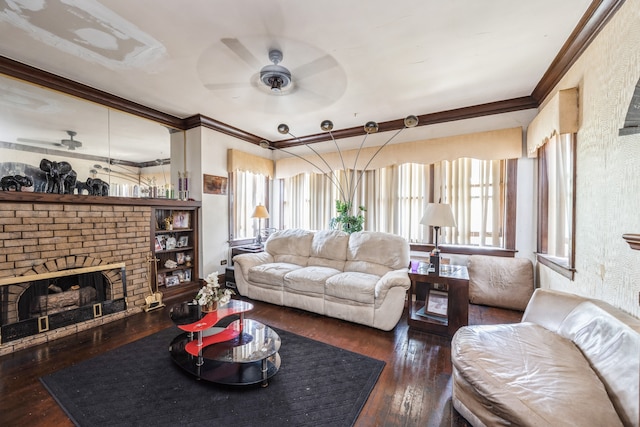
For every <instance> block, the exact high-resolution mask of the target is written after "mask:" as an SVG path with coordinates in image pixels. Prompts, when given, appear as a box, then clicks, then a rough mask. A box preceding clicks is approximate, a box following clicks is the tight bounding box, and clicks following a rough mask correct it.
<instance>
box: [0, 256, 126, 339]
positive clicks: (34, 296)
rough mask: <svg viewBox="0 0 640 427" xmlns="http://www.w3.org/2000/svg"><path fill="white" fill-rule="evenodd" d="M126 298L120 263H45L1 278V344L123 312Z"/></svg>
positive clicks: (84, 260) (70, 260)
mask: <svg viewBox="0 0 640 427" xmlns="http://www.w3.org/2000/svg"><path fill="white" fill-rule="evenodd" d="M126 298H127V280H126V269H125V264H124V263H123V262H119V263H113V264H107V263H103V262H101V261H100V260H97V259H95V258H91V257H81V256H75V257H74V256H70V257H64V258H59V259H56V260H50V261H47V262H45V263H44V264H41V265H39V266H36V267H34V268H33V269H32V270H31V271H30V272H28V273H26V274H23V275H21V276H13V277H3V278H0V343H2V344H3V343H6V342H9V341H13V340H17V339H21V338H25V337H28V336H31V335H36V334H41V333H48V332H49V331H53V330H55V329H60V328H65V327H68V326H72V325H77V324H80V323H84V322H86V321H89V320H92V319H96V318H100V317H102V316H104V315H111V314H114V313H118V312H122V311H125V310H126V309H127V301H126ZM71 330H73V329H71ZM63 333H65V332H63Z"/></svg>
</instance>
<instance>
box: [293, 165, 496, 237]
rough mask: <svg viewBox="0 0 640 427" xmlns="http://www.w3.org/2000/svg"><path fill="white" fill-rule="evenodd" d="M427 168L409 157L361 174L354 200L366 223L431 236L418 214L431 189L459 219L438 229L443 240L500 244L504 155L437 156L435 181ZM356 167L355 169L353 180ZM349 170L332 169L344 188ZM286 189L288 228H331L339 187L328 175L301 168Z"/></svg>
mask: <svg viewBox="0 0 640 427" xmlns="http://www.w3.org/2000/svg"><path fill="white" fill-rule="evenodd" d="M430 168H431V166H430V165H422V164H415V163H407V164H402V165H394V166H389V167H385V168H380V169H376V170H371V171H366V172H365V173H364V174H362V176H361V178H360V182H359V184H358V186H357V187H356V191H355V196H354V198H353V206H354V207H356V209H357V206H360V205H363V206H365V207H366V208H367V211H366V212H365V213H364V216H365V222H364V229H365V230H375V231H384V232H387V233H393V234H397V235H400V236H403V237H404V238H406V239H407V240H408V241H410V242H416V243H418V242H429V241H430V240H431V236H430V234H429V227H426V226H423V225H421V224H420V219H421V218H422V215H423V213H424V209H425V206H426V204H427V203H428V202H429V194H430V192H432V193H433V194H434V201H436V202H437V201H442V202H443V203H450V204H451V205H452V208H453V212H454V216H455V219H456V224H457V227H455V228H445V229H442V234H443V235H442V238H441V239H440V241H441V242H443V243H453V244H461V245H480V246H498V247H500V246H501V245H502V243H503V230H502V224H503V223H504V199H505V173H506V172H505V171H506V169H505V168H506V161H504V160H495V161H491V160H475V159H459V160H455V161H452V162H448V161H442V162H438V163H436V164H434V165H433V168H434V176H435V178H434V182H430V178H429V177H430ZM360 173H361V172H359V171H357V172H356V174H355V176H356V181H357V180H358V176H360V175H359V174H360ZM352 174H353V171H346V172H345V171H336V172H335V175H334V176H335V177H336V182H339V183H341V184H342V188H343V189H344V191H345V193H346V192H347V188H348V186H351V185H352V184H351V182H352V181H351V179H352V176H353V175H352ZM354 182H355V181H354ZM347 183H349V184H347ZM285 189H286V190H285V191H286V194H285V196H284V201H285V227H286V228H298V227H299V228H306V229H312V230H321V229H327V228H329V220H330V219H331V218H332V217H333V216H335V215H336V211H335V202H336V200H339V199H340V198H341V197H340V196H341V192H340V190H339V189H338V188H337V186H336V185H334V184H332V183H331V181H330V180H329V179H328V178H327V177H326V176H324V175H321V174H300V175H296V176H294V177H291V178H286V179H285ZM354 212H357V210H354Z"/></svg>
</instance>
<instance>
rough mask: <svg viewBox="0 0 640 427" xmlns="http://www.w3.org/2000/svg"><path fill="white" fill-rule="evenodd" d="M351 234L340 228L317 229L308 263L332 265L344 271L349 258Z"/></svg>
mask: <svg viewBox="0 0 640 427" xmlns="http://www.w3.org/2000/svg"><path fill="white" fill-rule="evenodd" d="M348 243H349V235H348V234H347V233H345V232H344V231H339V230H322V231H316V232H315V234H314V235H313V240H312V241H311V250H310V254H309V262H308V263H307V265H317V266H320V267H330V268H334V269H336V270H340V271H343V270H344V263H345V261H346V259H347V244H348Z"/></svg>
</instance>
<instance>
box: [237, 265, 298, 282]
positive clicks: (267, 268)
mask: <svg viewBox="0 0 640 427" xmlns="http://www.w3.org/2000/svg"><path fill="white" fill-rule="evenodd" d="M300 268H302V267H301V266H299V265H296V264H288V263H286V262H272V263H269V264H261V265H256V266H255V267H251V268H250V269H249V280H250V281H251V282H253V283H255V284H257V285H259V286H264V285H266V286H270V287H282V286H284V276H285V275H286V274H287V273H290V272H291V271H293V270H297V269H300Z"/></svg>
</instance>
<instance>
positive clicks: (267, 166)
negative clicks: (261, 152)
mask: <svg viewBox="0 0 640 427" xmlns="http://www.w3.org/2000/svg"><path fill="white" fill-rule="evenodd" d="M237 170H241V171H244V172H251V173H254V174H259V175H265V176H268V177H269V178H271V179H273V176H274V173H273V171H274V164H273V160H271V159H266V158H264V157H260V156H254V155H253V154H249V153H245V152H244V151H238V150H234V149H229V150H227V172H235V171H237Z"/></svg>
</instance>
